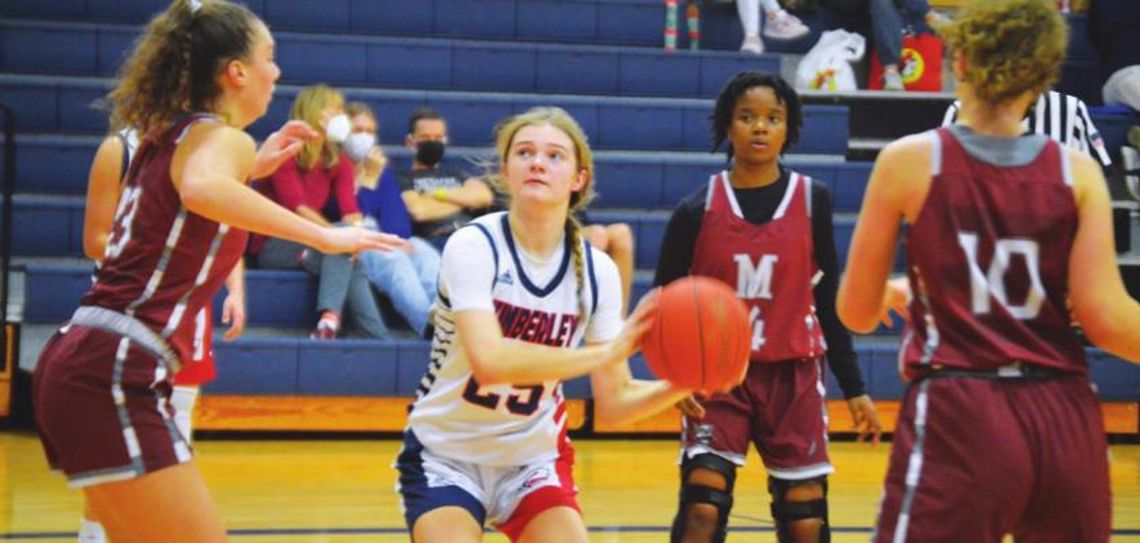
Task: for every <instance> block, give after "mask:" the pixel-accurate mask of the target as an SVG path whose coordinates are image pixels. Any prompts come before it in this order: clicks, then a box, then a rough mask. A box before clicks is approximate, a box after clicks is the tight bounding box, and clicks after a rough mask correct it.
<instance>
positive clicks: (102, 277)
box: [80, 115, 246, 361]
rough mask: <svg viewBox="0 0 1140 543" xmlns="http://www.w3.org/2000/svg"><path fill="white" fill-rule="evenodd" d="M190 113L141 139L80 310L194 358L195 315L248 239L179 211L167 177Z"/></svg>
mask: <svg viewBox="0 0 1140 543" xmlns="http://www.w3.org/2000/svg"><path fill="white" fill-rule="evenodd" d="M203 121H204V122H213V118H212V117H210V116H206V115H191V116H187V117H186V118H185V119H183V120H181V121H180V122H178V123H176V124H175V126H174V127H173V128H172V129H170V130H169V131H167V132H166V133H164V134H161V135H148V136H146V137H145V138H144V139H143V142H142V144H141V146H140V147H139V150H138V151H137V155H136V156H135V158H134V159H133V160H132V161H131V167H130V170H129V171H128V174H127V179H126V181H125V182H124V184H123V194H122V196H121V197H120V200H119V207H118V209H117V210H116V212H115V222H114V225H113V226H112V229H111V233H110V235H109V237H108V239H107V252H106V258H105V260H104V261H103V266H102V268H101V269H100V271H99V273H98V276H97V278H96V282H95V285H94V286H93V287H92V289H91V290H90V291H89V292H88V293H87V294H86V295H85V296H84V297H83V299H82V300H81V302H80V304H81V305H94V306H99V307H104V308H107V309H111V310H114V311H118V312H121V313H125V314H128V315H131V316H133V317H134V318H136V319H138V320H139V321H142V322H143V324H145V325H147V327H149V328H151V329H152V330H154V331H155V332H156V333H159V334H160V335H161V336H163V337H164V338H166V339H167V341H169V342H170V344H171V346H172V347H173V348H174V349H175V350H176V351H177V352H178V355H179V358H180V359H181V360H183V361H189V360H192V359H193V358H194V357H193V351H194V348H193V342H194V336H195V326H194V325H195V318H194V317H195V315H197V313H198V311H199V310H201V309H202V308H203V307H204V306H206V305H207V304H209V303H210V302H211V300H212V299H213V297H214V294H215V293H217V291H218V290H219V289H220V288H221V286H222V283H223V282H224V281H225V277H226V276H227V275H228V274H229V272H230V271H231V270H232V269H233V267H234V265H235V264H236V263H237V260H238V258H240V257H241V254H242V251H243V249H244V247H245V241H246V233H245V232H242V231H238V230H233V229H229V228H228V226H225V225H219V224H218V223H216V222H213V221H211V220H209V219H206V218H204V217H201V216H199V215H195V214H194V213H191V212H189V211H188V210H187V209H186V208H185V207H183V206H182V200H181V197H180V196H179V194H178V192H177V190H175V188H174V184H173V182H172V181H171V177H170V164H171V161H172V159H173V156H174V151H175V149H176V148H177V145H178V142H179V141H180V140H181V138H182V137H183V135H184V133H185V132H186V130H188V129H189V127H190V126H191V125H192V124H193V123H195V122H203Z"/></svg>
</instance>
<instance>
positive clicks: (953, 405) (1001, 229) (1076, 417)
mask: <svg viewBox="0 0 1140 543" xmlns="http://www.w3.org/2000/svg"><path fill="white" fill-rule="evenodd" d="M1050 4H1051V2H1046V1H1044V0H974V1H971V2H969V3H968V4H967V5H966V6H965V7H964V8H963V10H962V11H960V12H959V15H958V17H956V18H955V20H954V22H953V23H951V24H950V25H949V26H948V27H946V28H945V29H944V30H943V31H942V32H943V34H944V37H945V39H946V42H947V44H948V45H949V47H950V50H951V52H952V58H953V64H952V67H953V70H954V77H955V78H956V79H957V83H958V84H957V95H958V98H959V99H960V100H961V103H962V109H961V112H960V114H959V116H958V123H957V124H955V125H953V126H951V127H949V128H945V127H944V128H939V129H937V130H933V131H930V132H925V133H922V134H917V135H913V136H908V137H905V138H903V139H901V140H898V141H896V142H894V143H891V144H890V145H888V146H887V147H886V148H885V149H884V150H883V152H882V153H881V154H880V155H879V158H878V160H877V161H876V163H875V168H874V170H873V171H872V173H871V180H870V183H869V185H868V187H867V194H866V196H865V198H864V200H863V209H862V211H861V212H860V216H859V223H858V226H857V227H856V229H855V236H854V239H853V240H852V244H851V254H850V257H849V262H848V266H847V274H846V275H845V277H844V282H843V286H842V288H841V289H840V294H839V314H840V317H841V318H842V319H843V322H844V323H845V324H846V325H847V326H848V327H849V328H851V329H852V330H856V331H867V330H870V329H871V328H873V327H874V326H875V322H876V320H877V319H878V317H879V315H880V313H881V312H882V310H883V304H884V302H885V301H889V300H890V299H891V298H893V297H894V296H893V294H891V291H893V290H894V289H893V288H891V289H888V288H886V286H885V285H886V284H887V276H888V274H889V273H890V269H891V263H892V262H893V261H894V251H895V244H896V242H897V240H898V236H899V230H900V226H899V225H900V223H901V222H903V221H905V222H906V224H907V225H908V228H907V235H906V257H907V258H906V260H907V263H908V266H909V267H908V269H907V275H908V278H909V282H910V284H911V285H913V289H914V300H913V302H912V303H911V304H910V307H909V312H910V322H909V323H908V324H907V333H906V336H905V340H904V342H903V346H902V352H901V354H900V360H899V361H900V365H901V366H902V372H903V377H904V378H905V379H907V380H909V381H910V384H909V386H908V388H907V391H906V394H905V397H904V399H903V405H902V411H901V413H900V414H899V420H898V427H897V429H896V431H895V436H894V444H893V450H892V451H891V461H890V467H889V468H888V471H887V478H886V485H885V496H884V499H883V501H882V502H881V506H880V510H879V519H878V525H877V528H876V532H875V535H874V540H875V541H880V542H885V541H895V542H900V541H922V542H934V543H938V542H952V541H953V542H957V541H976V542H980V543H998V542H1000V541H1002V540H1003V537H1004V536H1005V535H1007V534H1012V535H1013V538H1014V539H1015V540H1017V541H1058V542H1060V541H1108V539H1109V533H1110V516H1111V497H1110V493H1109V482H1108V455H1107V450H1106V448H1107V446H1106V443H1105V434H1104V426H1103V422H1102V419H1101V413H1100V410H1099V408H1098V406H1097V401H1096V395H1095V393H1094V391H1093V390H1092V388H1091V387H1090V386H1089V382H1088V365H1087V363H1086V361H1085V354H1084V349H1083V347H1082V346H1081V344H1080V342H1079V341H1077V338H1076V337H1075V336H1074V334H1073V332H1072V330H1071V329H1070V327H1069V322H1070V312H1069V310H1067V309H1066V305H1065V301H1066V297H1068V298H1069V299H1071V300H1072V316H1075V317H1076V320H1077V321H1078V322H1080V323H1081V325H1082V326H1083V327H1084V329H1085V334H1086V335H1087V336H1088V337H1089V339H1090V340H1091V341H1092V342H1093V343H1095V344H1096V345H1098V346H1100V347H1101V348H1103V349H1105V350H1106V351H1109V352H1111V353H1114V354H1116V355H1118V356H1121V357H1124V358H1127V359H1130V360H1140V334H1137V330H1140V304H1138V303H1137V302H1136V301H1135V300H1133V299H1132V298H1130V297H1129V296H1128V293H1127V292H1126V291H1125V289H1124V285H1123V283H1122V281H1121V278H1120V273H1119V271H1118V268H1117V264H1116V254H1115V251H1114V249H1113V240H1112V236H1113V230H1112V221H1111V215H1110V213H1109V199H1108V192H1107V188H1106V186H1105V183H1104V179H1103V177H1102V175H1101V173H1100V167H1099V165H1097V163H1096V162H1095V161H1094V160H1093V159H1091V158H1090V157H1088V156H1087V155H1085V154H1084V153H1082V152H1081V151H1079V150H1075V149H1072V148H1069V147H1066V146H1065V145H1063V144H1059V143H1057V142H1055V141H1052V140H1050V139H1049V138H1048V137H1046V136H1044V135H1039V134H1031V135H1023V127H1022V119H1023V118H1024V116H1025V111H1026V109H1027V108H1028V107H1029V106H1030V105H1031V104H1032V103H1033V102H1034V101H1035V100H1036V99H1037V96H1038V95H1040V94H1041V93H1042V92H1044V91H1045V89H1047V88H1049V86H1050V85H1051V84H1052V83H1053V81H1054V80H1055V79H1056V77H1057V72H1058V69H1059V68H1060V65H1061V62H1062V60H1063V59H1064V57H1065V46H1066V27H1065V22H1064V20H1063V19H1062V18H1061V16H1060V15H1058V14H1057V13H1056V11H1055V9H1054V8H1053V7H1052V6H1051V5H1050Z"/></svg>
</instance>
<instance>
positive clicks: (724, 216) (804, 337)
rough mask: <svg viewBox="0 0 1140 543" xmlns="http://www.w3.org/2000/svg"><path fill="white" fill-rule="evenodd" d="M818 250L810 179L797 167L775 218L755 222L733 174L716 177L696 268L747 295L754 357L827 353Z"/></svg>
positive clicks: (774, 358)
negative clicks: (818, 310)
mask: <svg viewBox="0 0 1140 543" xmlns="http://www.w3.org/2000/svg"><path fill="white" fill-rule="evenodd" d="M813 255H814V247H813V243H812V236H811V179H809V178H808V177H806V176H803V175H800V174H798V173H795V172H791V173H790V177H789V180H788V189H787V191H786V192H785V193H784V198H783V199H782V200H781V201H780V206H779V207H778V208H777V209H776V213H775V214H774V215H773V216H772V220H770V221H768V222H766V223H764V224H760V225H757V224H752V223H751V222H748V220H747V219H745V218H744V214H743V213H742V212H741V211H740V205H739V204H738V203H737V201H736V195H735V194H734V193H733V190H732V185H730V184H729V182H728V172H721V173H719V174H717V175H714V176H712V178H711V179H710V180H709V190H708V198H707V199H706V201H705V214H704V216H703V218H702V219H701V230H700V232H699V233H698V234H697V243H696V246H695V247H694V248H693V264H692V270H691V273H692V274H693V275H704V276H707V277H715V278H717V279H720V280H721V281H724V282H725V283H727V284H728V285H729V286H731V287H733V288H734V289H736V295H737V296H739V297H740V299H741V300H744V303H745V305H747V306H748V317H749V320H750V321H751V323H752V356H751V360H752V361H753V362H777V361H781V360H789V359H795V358H809V357H814V356H817V355H819V354H821V353H823V351H825V350H826V348H827V347H826V345H825V343H824V341H823V330H822V328H821V327H820V325H819V321H818V320H817V319H816V316H815V295H814V294H813V293H812V283H813V279H814V278H815V275H816V273H817V272H818V267H817V266H816V263H815V257H814V256H813Z"/></svg>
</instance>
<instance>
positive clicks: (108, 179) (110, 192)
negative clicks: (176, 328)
mask: <svg viewBox="0 0 1140 543" xmlns="http://www.w3.org/2000/svg"><path fill="white" fill-rule="evenodd" d="M138 145H139V140H138V132H137V131H135V130H132V129H123V130H119V131H117V132H115V133H114V134H112V135H110V136H107V137H105V138H103V141H102V143H100V144H99V148H98V149H97V150H96V151H95V160H94V161H93V162H92V163H91V172H90V174H89V176H88V180H87V202H86V203H87V205H86V208H85V210H84V222H83V252H84V253H86V255H87V257H88V258H90V259H91V260H94V261H95V267H96V275H98V268H99V265H100V263H102V261H103V252H104V250H105V249H106V244H107V237H108V236H109V235H110V233H111V226H112V223H113V222H114V220H115V210H116V209H117V208H118V204H119V195H120V194H121V193H122V188H123V187H122V183H123V181H124V180H125V179H126V175H127V169H128V167H129V166H130V163H131V159H132V158H134V155H135V151H137V150H138ZM242 268H243V266H242V263H241V260H238V262H237V264H236V265H235V266H234V269H233V271H231V272H230V274H229V276H228V277H226V291H227V293H226V299H225V301H224V302H223V303H222V322H225V323H230V328H229V330H227V331H226V334H225V340H226V341H231V340H234V339H236V338H237V337H238V336H240V335H241V333H242V331H243V330H244V329H245V281H244V276H243V270H242ZM92 278H93V279H94V277H92ZM212 314H213V312H212V311H211V309H210V305H208V304H207V305H206V306H205V307H203V308H202V311H199V312H198V314H197V315H196V316H195V317H194V326H195V329H194V347H193V350H192V352H193V356H194V358H193V359H192V360H191V363H190V364H187V365H186V366H185V367H183V368H182V371H180V372H178V375H175V376H174V380H173V383H174V387H173V389H172V390H171V393H170V403H171V405H172V406H173V408H174V425H175V427H176V428H178V433H179V434H181V435H182V437H183V438H184V439H185V440H186V443H187V444H189V443H190V442H191V438H192V436H193V429H192V428H191V426H190V423H191V418H192V414H193V412H194V404H195V402H196V401H197V399H198V391H199V388H200V387H201V385H204V384H206V383H208V382H210V381H213V380H214V377H215V375H216V370H215V368H214V349H213V328H214V327H213V321H212ZM83 517H84V518H83V520H82V522H81V523H80V526H79V543H104V542H105V541H106V540H107V538H106V533H105V531H104V530H103V525H102V524H100V523H99V522H98V520H97V519H95V513H94V511H91V508H90V507H87V506H85V507H84V511H83Z"/></svg>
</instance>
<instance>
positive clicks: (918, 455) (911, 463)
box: [894, 379, 930, 543]
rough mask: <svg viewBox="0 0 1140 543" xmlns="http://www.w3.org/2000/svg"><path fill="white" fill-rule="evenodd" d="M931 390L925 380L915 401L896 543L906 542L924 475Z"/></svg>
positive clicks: (928, 380)
mask: <svg viewBox="0 0 1140 543" xmlns="http://www.w3.org/2000/svg"><path fill="white" fill-rule="evenodd" d="M929 389H930V379H924V380H923V381H922V382H921V383H919V385H918V397H917V398H915V400H914V403H915V415H914V448H913V449H911V451H910V458H909V459H908V460H907V465H906V494H905V495H904V496H903V501H902V504H901V505H900V506H899V518H898V522H896V523H895V538H894V542H895V543H903V542H905V541H906V530H907V526H908V525H909V524H910V510H911V508H912V507H913V506H914V495H915V494H916V493H917V492H918V479H919V476H921V475H922V463H923V458H922V455H923V452H924V449H925V447H926V411H927V401H928V400H927V398H928V395H929Z"/></svg>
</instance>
